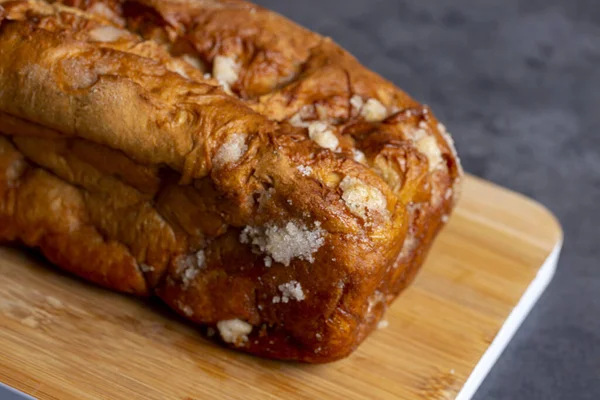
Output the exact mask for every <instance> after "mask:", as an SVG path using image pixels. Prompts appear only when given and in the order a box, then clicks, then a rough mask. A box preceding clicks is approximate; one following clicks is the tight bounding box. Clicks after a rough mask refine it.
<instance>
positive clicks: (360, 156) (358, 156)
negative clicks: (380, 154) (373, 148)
mask: <svg viewBox="0 0 600 400" xmlns="http://www.w3.org/2000/svg"><path fill="white" fill-rule="evenodd" d="M352 158H354V161H356V162H357V163H361V164H366V163H367V157H366V156H365V153H363V152H362V151H360V150H356V149H354V150H352Z"/></svg>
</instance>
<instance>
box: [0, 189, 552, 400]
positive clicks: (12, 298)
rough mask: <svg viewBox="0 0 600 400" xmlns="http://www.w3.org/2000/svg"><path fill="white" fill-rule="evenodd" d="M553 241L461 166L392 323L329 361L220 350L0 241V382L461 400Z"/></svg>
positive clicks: (52, 393) (547, 268) (51, 394)
mask: <svg viewBox="0 0 600 400" xmlns="http://www.w3.org/2000/svg"><path fill="white" fill-rule="evenodd" d="M561 241H562V233H561V229H560V226H559V224H558V223H557V221H556V219H555V218H554V217H553V216H552V215H551V214H550V213H549V212H548V211H547V210H546V209H544V208H543V207H541V206H540V205H538V204H536V203H534V202H533V201H531V200H528V199H527V198H525V197H523V196H521V195H518V194H515V193H512V192H509V191H507V190H505V189H502V188H500V187H498V186H494V185H492V184H490V183H487V182H484V181H482V180H479V179H476V178H473V177H468V178H467V179H466V182H465V187H464V193H463V197H462V200H461V202H460V204H459V207H458V209H457V210H456V212H455V214H454V216H453V217H452V218H451V220H450V222H449V223H448V226H447V227H446V229H445V230H444V231H443V233H442V234H441V235H440V236H439V238H438V240H437V242H436V244H435V246H434V248H433V250H432V252H431V253H430V256H429V258H428V260H427V262H426V265H425V266H424V268H423V270H422V272H421V273H420V274H419V276H418V278H417V280H416V282H415V283H414V285H413V286H412V287H411V288H410V289H408V290H407V291H406V292H405V293H404V294H402V295H401V296H400V298H399V299H398V300H397V301H396V302H395V303H394V304H393V306H392V307H391V308H390V309H389V311H388V313H387V315H386V320H387V321H388V323H389V326H388V327H387V328H385V329H380V330H378V331H376V332H374V333H373V334H372V335H371V337H370V338H368V339H367V340H366V342H365V343H364V344H363V345H362V346H361V347H360V348H359V349H358V351H356V353H355V354H354V355H352V356H351V357H350V358H348V359H346V360H342V361H339V362H335V363H332V364H326V365H298V364H292V363H282V362H275V361H268V360H262V359H258V358H254V357H251V356H247V355H243V354H239V353H236V352H233V351H229V350H226V349H224V348H221V347H219V346H217V345H215V344H213V343H211V342H209V341H207V340H205V339H203V338H202V337H201V336H200V335H199V334H198V333H197V332H196V331H195V330H194V327H193V326H191V325H189V324H186V323H185V322H183V321H181V320H180V319H178V318H177V317H175V316H173V315H172V314H171V313H170V312H168V311H167V310H166V309H165V308H164V307H162V306H161V305H160V304H148V303H144V302H142V301H139V300H137V299H134V298H130V297H127V296H123V295H118V294H115V293H112V292H109V291H106V290H103V289H99V288H96V287H94V286H91V285H89V284H86V283H84V282H81V281H79V280H77V279H74V278H71V277H70V276H66V275H64V274H62V273H60V272H57V271H56V270H55V269H53V268H52V267H50V266H48V265H47V264H46V263H44V262H43V261H41V260H39V259H35V258H33V257H32V256H27V255H25V254H23V253H22V252H21V251H18V250H14V249H2V248H0V382H4V383H5V384H7V385H9V386H12V387H14V388H17V389H19V390H21V391H23V392H25V393H28V394H30V395H33V396H35V397H37V398H40V399H115V400H116V399H127V400H131V399H161V400H162V399H185V400H191V399H194V400H196V399H198V400H199V399H203V400H204V399H219V400H221V399H261V400H262V399H269V398H286V399H292V398H311V399H330V398H331V399H338V398H339V399H359V398H368V399H375V398H399V399H411V400H412V399H453V398H456V397H457V396H458V397H459V398H461V399H467V398H469V397H470V396H471V395H472V394H473V392H474V391H475V390H476V389H477V387H478V386H479V383H480V382H481V380H482V379H483V377H484V376H485V375H486V374H487V372H488V370H489V369H490V368H491V366H492V365H493V363H494V362H495V360H496V358H497V357H498V355H499V354H500V352H501V351H502V349H503V348H504V346H505V345H506V344H507V342H508V340H509V339H510V337H511V336H512V334H513V333H514V331H515V330H516V329H517V327H518V325H519V324H520V322H521V321H522V320H523V318H524V317H525V315H526V314H527V312H528V311H529V309H530V308H531V306H532V305H533V303H534V302H535V300H536V299H537V297H538V296H539V295H540V294H541V292H542V291H543V289H544V288H545V286H546V284H547V283H548V281H549V280H550V278H551V276H552V273H553V270H554V266H555V265H556V259H557V257H558V252H559V249H560V245H561Z"/></svg>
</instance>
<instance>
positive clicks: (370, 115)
mask: <svg viewBox="0 0 600 400" xmlns="http://www.w3.org/2000/svg"><path fill="white" fill-rule="evenodd" d="M360 115H362V117H363V118H364V119H365V120H367V121H368V122H378V121H383V120H384V119H385V118H386V117H387V109H386V108H385V106H384V105H383V104H382V103H381V102H380V101H379V100H376V99H369V100H367V102H366V103H365V105H364V106H363V108H362V110H361V112H360Z"/></svg>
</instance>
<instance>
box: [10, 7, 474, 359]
mask: <svg viewBox="0 0 600 400" xmlns="http://www.w3.org/2000/svg"><path fill="white" fill-rule="evenodd" d="M461 174H462V172H461V168H460V165H459V160H458V157H457V155H456V153H455V150H454V147H453V144H452V140H451V138H450V136H449V135H448V134H447V133H446V131H445V129H444V127H443V125H441V124H440V123H438V121H437V120H436V118H435V117H434V116H433V115H432V113H431V112H430V110H429V109H428V108H427V107H426V106H423V105H420V104H419V103H417V102H416V101H414V100H412V99H411V98H410V97H408V96H407V95H406V94H405V93H403V92H402V91H400V90H399V89H397V88H396V87H394V86H393V85H392V84H391V83H389V82H387V81H386V80H384V79H383V78H381V77H379V76H378V75H376V74H375V73H373V72H370V71H368V70H367V69H365V68H364V67H363V66H361V65H360V64H359V62H358V61H357V60H356V59H354V58H353V57H352V56H351V55H350V54H348V53H347V52H345V51H344V50H343V49H341V48H340V47H339V46H337V45H336V44H335V43H334V42H332V41H331V40H330V39H328V38H324V37H321V36H319V35H317V34H315V33H312V32H310V31H307V30H306V29H304V28H301V27H299V26H297V25H295V24H294V23H292V22H290V21H289V20H287V19H285V18H283V17H281V16H279V15H277V14H275V13H273V12H271V11H268V10H265V9H263V8H260V7H257V6H255V5H253V4H250V3H247V2H244V1H241V0H104V1H98V0H70V1H69V0H65V1H57V2H52V1H41V0H29V1H27V0H16V1H6V0H0V241H1V242H4V243H21V244H24V245H25V246H27V247H31V248H37V249H39V250H40V251H41V252H42V253H43V254H44V255H45V257H46V258H47V259H48V260H50V261H51V262H52V263H53V264H55V265H56V266H58V267H59V268H62V269H64V270H67V271H69V272H71V273H73V274H75V275H78V276H80V277H82V278H84V279H86V280H89V281H92V282H94V283H96V284H99V285H102V286H104V287H107V288H109V289H113V290H116V291H120V292H125V293H131V294H134V295H137V296H158V297H159V298H161V299H162V300H163V301H164V302H166V304H168V306H169V307H171V308H172V309H173V310H175V311H177V312H178V313H179V314H181V315H182V316H184V317H185V318H187V319H189V320H190V321H192V322H193V323H196V324H198V326H199V327H201V329H202V330H203V331H204V332H205V333H206V334H207V335H208V336H214V338H215V340H220V341H222V342H223V343H225V344H227V345H229V346H231V347H233V348H236V349H239V350H241V351H245V352H248V353H252V354H256V355H259V356H263V357H269V358H275V359H284V360H297V361H303V362H313V363H320V362H329V361H333V360H336V359H339V358H342V357H345V356H347V355H348V354H350V353H351V352H352V351H353V350H354V349H356V347H357V346H358V345H359V344H360V343H361V342H362V341H363V340H364V339H365V337H366V336H367V335H368V334H369V332H371V331H372V330H373V329H374V328H375V327H376V326H377V323H378V321H379V320H380V319H381V317H382V315H383V314H384V312H385V310H386V308H387V307H388V305H389V304H390V303H391V302H392V301H393V300H394V299H395V298H396V296H397V295H398V294H399V293H400V292H401V291H402V290H403V289H404V288H405V287H406V286H407V285H408V284H409V283H410V282H411V280H412V279H413V277H414V276H415V274H416V272H417V271H418V269H419V267H420V266H421V264H422V262H423V259H424V257H425V256H426V254H427V252H428V249H429V248H430V246H431V244H432V242H433V240H434V238H435V236H436V234H437V233H438V232H439V230H440V229H441V227H442V226H443V224H444V222H445V221H446V220H447V218H448V215H449V213H450V212H451V210H452V208H453V206H454V204H455V202H456V199H457V197H458V194H459V190H460V177H461Z"/></svg>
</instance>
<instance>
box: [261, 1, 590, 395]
mask: <svg viewBox="0 0 600 400" xmlns="http://www.w3.org/2000/svg"><path fill="white" fill-rule="evenodd" d="M255 2H257V3H258V4H261V5H263V6H266V7H269V8H271V9H274V10H276V11H279V12H281V13H282V14H284V15H286V16H288V17H291V18H292V19H294V20H296V21H297V22H299V23H301V24H303V25H305V26H307V27H309V28H311V29H313V30H316V31H318V32H320V33H322V34H325V35H327V36H331V37H332V38H334V39H335V40H336V41H337V42H338V43H340V44H341V45H342V46H344V47H345V48H346V49H348V50H350V51H351V52H352V53H353V54H354V55H356V56H357V57H358V58H359V59H360V60H361V61H362V62H363V63H364V64H365V65H367V66H368V67H369V68H371V69H373V70H375V71H377V72H379V73H381V74H382V75H383V76H385V77H386V78H388V79H390V80H391V81H393V82H395V83H396V84H397V85H399V86H400V87H402V88H403V89H404V90H406V91H407V92H408V93H410V94H411V95H412V96H413V97H415V98H417V99H418V100H420V101H423V102H425V103H427V104H429V105H431V106H432V107H433V109H434V111H435V113H436V115H437V116H438V117H439V118H440V119H441V120H443V121H444V122H445V123H446V125H447V126H448V129H449V130H450V132H452V133H453V135H454V138H455V140H456V143H457V146H458V149H459V153H460V154H461V158H462V160H463V165H464V166H465V169H466V170H467V171H469V172H471V173H473V174H475V175H478V176H481V177H484V178H486V179H489V180H492V181H494V182H497V183H499V184H501V185H503V186H506V187H509V188H512V189H514V190H517V191H519V192H522V193H524V194H526V195H528V196H530V197H533V198H534V199H536V200H538V201H540V202H541V203H543V204H545V205H546V206H547V207H548V208H550V209H551V210H552V211H553V212H554V213H555V214H556V215H557V216H558V218H559V219H560V221H561V223H562V224H563V228H564V230H565V236H566V240H565V246H564V250H563V254H562V257H561V261H560V263H559V269H558V272H557V275H556V277H555V278H554V281H553V282H552V283H551V284H550V287H549V288H548V290H547V292H546V293H545V294H544V295H543V297H542V298H541V300H540V301H539V303H538V304H537V306H536V307H535V308H534V310H533V311H532V313H531V315H530V316H529V317H528V318H527V320H526V321H525V323H524V324H523V326H522V328H521V329H520V330H519V332H518V333H517V334H516V336H515V338H514V339H513V341H512V342H511V344H510V345H509V347H508V349H507V350H506V351H505V353H504V354H503V356H502V357H501V359H500V360H499V362H498V364H497V365H496V367H495V368H494V369H493V370H492V373H491V374H490V376H489V377H488V378H487V379H486V381H485V382H484V384H483V386H482V387H481V389H480V390H479V392H478V394H477V396H476V399H511V400H515V399H544V400H550V399H567V400H571V399H593V400H598V399H600V270H599V269H600V266H599V265H598V264H599V263H598V256H599V255H600V152H599V149H600V135H599V133H598V131H599V130H600V1H599V0H588V1H583V0H582V1H569V0H438V1H433V0H429V1H428V0H412V1H408V0H299V1H287V0H286V1H284V0H255Z"/></svg>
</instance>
